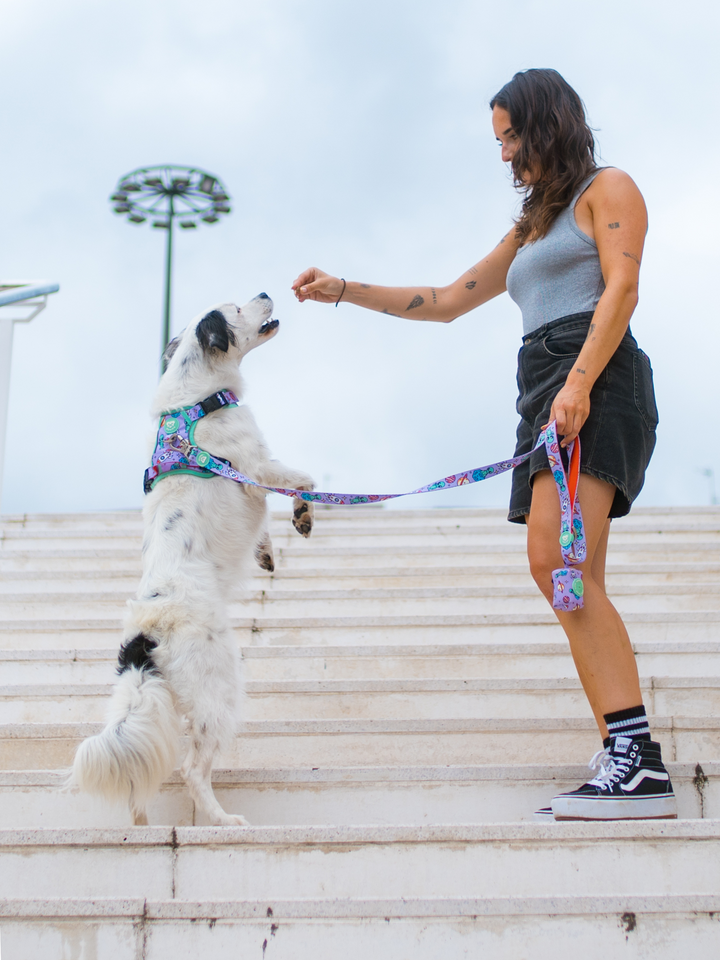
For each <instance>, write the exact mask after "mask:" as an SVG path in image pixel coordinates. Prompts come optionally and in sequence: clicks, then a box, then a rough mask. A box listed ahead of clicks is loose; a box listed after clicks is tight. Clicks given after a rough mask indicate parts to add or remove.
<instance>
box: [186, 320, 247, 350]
mask: <svg viewBox="0 0 720 960" xmlns="http://www.w3.org/2000/svg"><path fill="white" fill-rule="evenodd" d="M195 334H196V336H197V338H198V343H199V344H200V346H201V347H202V348H203V350H205V351H207V350H222V352H223V353H227V351H228V347H229V346H230V344H232V345H233V346H236V345H237V340H236V339H235V332H234V330H233V329H232V327H231V326H230V324H229V323H228V322H227V320H226V319H225V317H224V316H223V315H222V313H220V311H219V310H211V311H210V313H208V314H207V315H206V316H204V317H203V318H202V320H201V321H200V323H199V324H198V325H197V327H196V329H195Z"/></svg>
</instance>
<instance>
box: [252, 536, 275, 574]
mask: <svg viewBox="0 0 720 960" xmlns="http://www.w3.org/2000/svg"><path fill="white" fill-rule="evenodd" d="M255 560H256V561H257V565H258V566H259V567H261V568H262V569H263V570H267V571H269V572H270V573H272V572H273V570H274V569H275V557H274V556H273V548H272V543H270V541H269V540H263V541H262V543H258V544H257V545H256V547H255Z"/></svg>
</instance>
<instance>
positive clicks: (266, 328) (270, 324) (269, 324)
mask: <svg viewBox="0 0 720 960" xmlns="http://www.w3.org/2000/svg"><path fill="white" fill-rule="evenodd" d="M279 326H280V321H279V320H266V321H265V323H262V324H261V325H260V329H259V330H258V333H259V335H260V336H261V337H264V336H265V334H266V333H270V331H271V330H277V328H278V327H279Z"/></svg>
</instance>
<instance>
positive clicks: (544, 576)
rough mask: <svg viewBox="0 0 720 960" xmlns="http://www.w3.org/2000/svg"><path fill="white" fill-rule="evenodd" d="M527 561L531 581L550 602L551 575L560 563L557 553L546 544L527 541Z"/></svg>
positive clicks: (551, 589) (550, 545) (551, 546)
mask: <svg viewBox="0 0 720 960" xmlns="http://www.w3.org/2000/svg"><path fill="white" fill-rule="evenodd" d="M528 561H529V563H530V574H531V576H532V578H533V580H534V581H535V583H536V584H537V585H538V587H539V588H540V590H541V591H542V593H543V594H544V595H545V596H546V597H547V598H548V600H552V592H553V587H552V573H553V570H557V568H558V566H559V565H560V563H561V557H560V556H559V551H557V550H555V549H554V547H553V545H552V544H548V543H547V542H539V543H533V542H531V541H528Z"/></svg>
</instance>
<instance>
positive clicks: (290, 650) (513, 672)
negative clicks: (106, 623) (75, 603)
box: [0, 637, 720, 685]
mask: <svg viewBox="0 0 720 960" xmlns="http://www.w3.org/2000/svg"><path fill="white" fill-rule="evenodd" d="M116 639H117V640H118V644H119V639H120V638H119V637H117V638H116ZM117 655H118V646H117V645H116V646H113V647H109V648H99V649H68V648H63V649H55V650H53V649H42V648H40V649H35V650H33V649H19V650H0V684H2V685H8V684H48V683H75V684H77V683H96V684H97V683H109V682H112V681H113V680H114V678H115V676H116V673H115V668H116V666H117ZM635 655H636V658H637V662H638V669H639V672H640V675H641V676H642V677H646V678H649V677H654V676H655V677H717V676H720V640H709V641H704V642H698V643H692V642H688V641H685V642H684V643H682V644H678V643H672V642H670V643H667V642H662V641H661V642H651V641H644V642H642V643H638V644H636V645H635ZM241 656H242V658H243V661H244V669H245V676H246V677H247V679H249V680H359V679H363V678H373V679H386V680H387V679H392V678H396V679H404V680H407V679H413V678H415V679H445V678H464V679H481V678H485V679H491V678H495V677H497V678H522V677H534V678H551V677H557V678H561V677H576V672H575V668H574V665H573V662H572V658H571V656H570V651H569V649H568V646H567V643H562V642H561V643H535V644H533V643H514V644H510V643H508V644H483V643H475V644H467V645H464V646H461V645H457V646H456V645H451V644H447V645H438V644H435V645H432V646H412V645H407V646H390V645H385V646H378V647H372V646H359V647H349V646H338V647H310V646H291V647H280V646H278V647H245V648H244V649H242V650H241Z"/></svg>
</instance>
